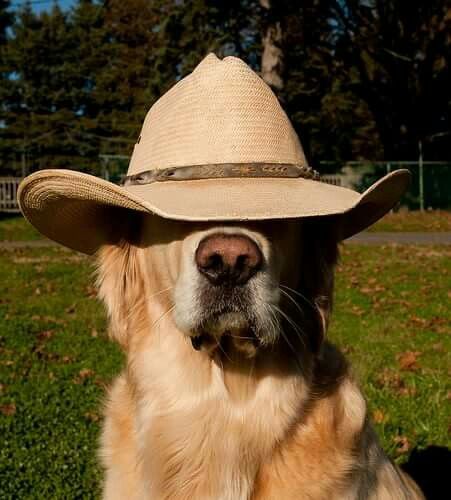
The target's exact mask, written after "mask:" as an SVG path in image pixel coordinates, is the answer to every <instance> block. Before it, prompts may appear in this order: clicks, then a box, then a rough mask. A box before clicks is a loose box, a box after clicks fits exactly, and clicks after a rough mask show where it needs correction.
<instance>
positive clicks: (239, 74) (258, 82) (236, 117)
mask: <svg viewBox="0 0 451 500" xmlns="http://www.w3.org/2000/svg"><path fill="white" fill-rule="evenodd" d="M247 162H252V163H258V162H261V163H287V164H294V165H300V166H306V165H307V162H306V160H305V156H304V152H303V150H302V146H301V143H300V141H299V138H298V136H297V134H296V132H295V131H294V129H293V126H292V125H291V123H290V121H289V119H288V117H287V115H286V113H285V112H284V110H283V109H282V107H281V105H280V103H279V101H278V99H277V97H276V96H275V95H274V93H273V92H272V90H271V89H270V87H269V86H268V85H267V84H266V83H265V82H264V81H263V80H262V79H261V78H260V77H259V76H258V75H257V74H256V73H255V72H254V71H253V70H252V69H251V68H250V67H249V66H248V65H247V64H246V63H244V62H243V61H242V60H241V59H238V58H236V57H232V56H229V57H225V58H224V59H222V60H221V59H218V57H217V56H216V55H215V54H212V53H211V54H209V55H207V56H206V57H205V58H204V59H203V60H202V61H201V62H200V64H199V65H198V66H197V67H196V68H195V69H194V71H193V72H192V73H191V74H189V75H188V76H186V77H185V78H183V79H182V80H180V81H179V82H178V83H176V84H175V85H174V86H173V87H172V88H171V89H170V90H169V91H168V92H167V93H166V94H164V95H163V96H162V97H160V99H158V100H157V101H156V102H155V103H154V105H153V106H152V107H151V108H150V110H149V112H148V113H147V115H146V118H145V120H144V124H143V127H142V130H141V134H140V138H139V141H138V143H137V144H136V145H135V148H134V151H133V154H132V157H131V160H130V165H129V169H128V174H127V175H135V174H139V173H141V172H144V171H147V170H152V169H165V168H169V167H180V166H186V165H215V164H226V163H247Z"/></svg>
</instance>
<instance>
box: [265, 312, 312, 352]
mask: <svg viewBox="0 0 451 500" xmlns="http://www.w3.org/2000/svg"><path fill="white" fill-rule="evenodd" d="M273 307H274V308H275V310H276V311H277V312H278V313H279V314H280V315H281V316H282V317H283V318H285V320H286V321H287V322H288V324H289V325H290V326H291V328H292V329H293V331H294V332H295V333H296V334H297V335H298V337H299V340H300V341H301V342H302V346H303V347H304V348H305V347H306V344H305V340H304V335H305V334H304V332H303V331H302V330H301V328H300V326H299V325H297V324H296V322H295V321H294V320H293V319H292V318H290V316H288V314H286V313H285V312H284V311H282V309H280V307H278V306H275V305H274V306H273Z"/></svg>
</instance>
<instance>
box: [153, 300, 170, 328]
mask: <svg viewBox="0 0 451 500" xmlns="http://www.w3.org/2000/svg"><path fill="white" fill-rule="evenodd" d="M174 309H175V304H174V305H172V306H171V307H170V308H169V309H167V310H166V311H165V312H164V313H163V314H162V315H161V316H160V317H159V318H158V319H157V320H156V321H155V322H154V323H153V324H152V326H151V327H150V329H151V330H153V329H154V328H155V327H156V326H158V324H159V323H160V321H161V320H162V319H163V318H164V317H165V316H166V315H167V314H169V313H170V312H172V311H173V310H174Z"/></svg>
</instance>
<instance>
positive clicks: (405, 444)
mask: <svg viewBox="0 0 451 500" xmlns="http://www.w3.org/2000/svg"><path fill="white" fill-rule="evenodd" d="M393 441H394V442H395V443H396V453H399V454H402V453H407V452H408V451H409V450H410V443H409V440H408V439H407V437H406V436H395V437H394V438H393Z"/></svg>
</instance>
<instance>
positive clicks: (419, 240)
mask: <svg viewBox="0 0 451 500" xmlns="http://www.w3.org/2000/svg"><path fill="white" fill-rule="evenodd" d="M347 242H348V243H354V244H364V245H381V244H387V243H397V244H400V245H451V232H443V233H371V232H363V233H359V234H356V235H355V236H353V237H352V238H350V239H349V240H347Z"/></svg>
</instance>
